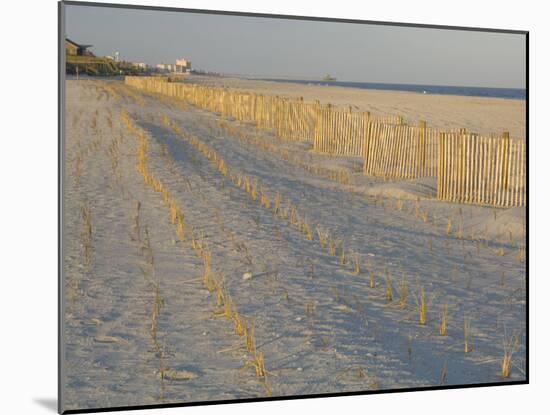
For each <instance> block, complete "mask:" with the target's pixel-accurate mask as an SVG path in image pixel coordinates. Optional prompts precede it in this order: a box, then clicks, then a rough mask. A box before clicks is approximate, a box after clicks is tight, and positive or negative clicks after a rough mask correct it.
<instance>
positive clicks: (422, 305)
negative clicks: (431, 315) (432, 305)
mask: <svg viewBox="0 0 550 415" xmlns="http://www.w3.org/2000/svg"><path fill="white" fill-rule="evenodd" d="M427 313H428V304H427V303H426V290H425V289H424V287H422V288H421V289H420V301H419V304H418V322H419V323H420V324H422V325H424V324H426V317H427Z"/></svg>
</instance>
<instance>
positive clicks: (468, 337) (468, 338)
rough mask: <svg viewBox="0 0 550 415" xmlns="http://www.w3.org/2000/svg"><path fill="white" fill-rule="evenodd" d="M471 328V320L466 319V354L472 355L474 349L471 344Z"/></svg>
mask: <svg viewBox="0 0 550 415" xmlns="http://www.w3.org/2000/svg"><path fill="white" fill-rule="evenodd" d="M470 327H471V320H470V318H469V317H464V353H470V352H471V351H472V347H471V344H470Z"/></svg>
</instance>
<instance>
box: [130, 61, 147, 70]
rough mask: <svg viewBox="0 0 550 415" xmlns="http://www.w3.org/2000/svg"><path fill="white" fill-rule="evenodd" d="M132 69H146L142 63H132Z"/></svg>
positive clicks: (145, 65)
mask: <svg viewBox="0 0 550 415" xmlns="http://www.w3.org/2000/svg"><path fill="white" fill-rule="evenodd" d="M132 66H133V67H134V68H139V69H147V64H146V63H144V62H132Z"/></svg>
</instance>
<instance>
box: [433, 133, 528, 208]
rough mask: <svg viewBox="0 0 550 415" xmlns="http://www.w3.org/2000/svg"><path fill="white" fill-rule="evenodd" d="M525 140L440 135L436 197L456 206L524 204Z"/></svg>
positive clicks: (470, 135)
mask: <svg viewBox="0 0 550 415" xmlns="http://www.w3.org/2000/svg"><path fill="white" fill-rule="evenodd" d="M525 150H526V148H525V140H518V139H510V137H509V136H508V135H507V134H505V135H504V136H503V137H483V136H479V135H476V134H458V133H440V136H439V174H438V183H437V197H438V199H441V200H449V201H452V202H460V203H475V204H479V205H488V206H498V207H512V206H525V205H526V184H527V183H526V173H527V172H526V158H525V157H526V153H525Z"/></svg>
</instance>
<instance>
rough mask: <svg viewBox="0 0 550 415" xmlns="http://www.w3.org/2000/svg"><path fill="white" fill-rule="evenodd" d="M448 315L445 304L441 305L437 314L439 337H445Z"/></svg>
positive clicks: (447, 308) (447, 307)
mask: <svg viewBox="0 0 550 415" xmlns="http://www.w3.org/2000/svg"><path fill="white" fill-rule="evenodd" d="M448 315H449V306H448V305H447V303H445V304H443V307H442V309H441V312H440V313H439V335H440V336H446V335H447V318H448Z"/></svg>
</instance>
